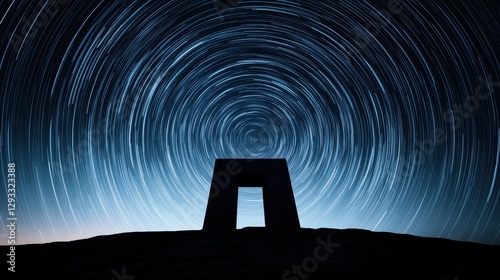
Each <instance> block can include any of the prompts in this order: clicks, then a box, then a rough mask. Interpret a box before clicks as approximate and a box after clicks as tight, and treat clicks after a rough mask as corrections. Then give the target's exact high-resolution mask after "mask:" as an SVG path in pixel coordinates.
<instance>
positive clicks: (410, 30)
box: [0, 0, 500, 244]
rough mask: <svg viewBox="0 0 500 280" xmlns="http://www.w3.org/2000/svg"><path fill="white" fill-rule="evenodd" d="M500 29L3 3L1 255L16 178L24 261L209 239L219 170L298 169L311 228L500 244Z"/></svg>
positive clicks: (290, 9)
mask: <svg viewBox="0 0 500 280" xmlns="http://www.w3.org/2000/svg"><path fill="white" fill-rule="evenodd" d="M228 2H230V3H233V4H232V5H231V4H224V3H228ZM442 2H445V3H442ZM455 2H457V3H455ZM458 2H460V3H458ZM499 14H500V2H499V1H496V0H491V1H475V0H470V1H422V3H421V2H419V1H403V0H401V2H399V1H396V0H384V1H363V2H361V1H326V0H317V1H299V0H293V1H292V0H290V1H288V0H274V1H273V0H262V1H252V0H240V1H235V0H234V1H227V2H226V1H210V0H203V1H201V0H200V1H198V0H190V1H181V0H176V1H146V0H141V1H135V0H123V1H107V0H106V1H105V0H102V1H68V0H48V1H27V0H26V1H19V0H6V1H0V32H1V35H2V37H1V41H0V94H1V95H0V100H1V103H0V106H1V111H0V114H1V121H0V127H1V131H0V152H1V157H0V167H1V169H2V170H1V172H0V174H2V177H1V178H2V182H4V183H3V184H2V186H4V187H3V188H2V191H1V192H0V224H2V225H3V226H2V227H0V233H1V237H2V238H1V240H0V242H1V244H6V238H5V237H6V236H7V235H8V228H7V227H6V226H5V225H6V224H8V222H7V218H8V211H7V193H8V189H7V180H8V175H7V174H8V164H9V163H15V165H16V168H15V176H16V217H17V229H16V230H17V241H16V244H26V243H43V242H52V241H59V240H75V239H82V238H88V237H92V236H95V235H104V234H113V233H118V232H130V231H177V230H198V229H201V227H202V224H203V218H204V215H205V210H206V204H207V201H208V196H209V188H210V181H211V177H212V172H213V167H214V163H215V159H216V158H285V159H286V160H287V163H288V168H289V171H290V176H291V180H292V185H293V189H294V194H295V199H296V204H297V210H298V214H299V218H300V223H301V226H302V227H308V228H320V227H329V228H361V229H368V230H373V231H390V232H396V233H407V234H412V235H419V236H430V237H443V238H450V239H454V240H465V241H473V242H480V243H487V244H500V233H499V232H500V201H499V199H500V175H499V174H498V173H499V172H498V170H499V169H500V123H499V122H500V116H499V108H500V61H499V57H500V53H499V52H500V46H499V44H500V19H499ZM254 199H255V198H254V197H252V196H251V195H250V196H248V198H246V200H247V201H248V202H250V203H248V204H249V206H248V207H247V208H246V210H244V211H242V212H243V213H241V214H242V215H245V217H249V218H248V219H252V214H251V213H252V211H251V210H252V206H251V205H252V203H251V202H252V200H254ZM250 224H251V223H250Z"/></svg>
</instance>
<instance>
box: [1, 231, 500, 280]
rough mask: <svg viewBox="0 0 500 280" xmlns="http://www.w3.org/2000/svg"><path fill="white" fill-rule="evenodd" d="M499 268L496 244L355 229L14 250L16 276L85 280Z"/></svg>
mask: <svg viewBox="0 0 500 280" xmlns="http://www.w3.org/2000/svg"><path fill="white" fill-rule="evenodd" d="M7 247H8V246H2V249H8V248H7ZM2 252H4V251H2ZM4 256H5V255H4ZM499 267H500V246H493V245H485V244H479V243H471V242H460V241H454V240H448V239H439V238H427V237H418V236H412V235H404V234H394V233H385V232H371V231H367V230H359V229H345V230H339V229H305V228H302V229H296V230H278V229H272V230H271V229H266V228H244V229H240V230H233V231H218V232H217V231H201V230H200V231H178V232H132V233H122V234H116V235H107V236H97V237H93V238H89V239H84V240H76V241H70V242H54V243H47V244H30V245H18V246H16V272H15V274H16V275H17V276H20V277H18V279H86V280H89V279H106V280H110V279H116V280H124V279H128V280H132V279H134V280H140V279H220V280H222V279H293V280H297V279H443V280H444V279H460V280H462V279H481V278H479V277H481V276H487V277H485V278H484V279H496V278H497V277H498V275H499V274H500V269H499ZM9 273H11V272H9ZM11 274H12V273H11ZM488 275H491V276H488ZM2 279H4V278H2Z"/></svg>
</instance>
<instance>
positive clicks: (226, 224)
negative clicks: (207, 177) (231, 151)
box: [203, 159, 300, 230]
mask: <svg viewBox="0 0 500 280" xmlns="http://www.w3.org/2000/svg"><path fill="white" fill-rule="evenodd" d="M238 187H262V194H263V200H264V217H265V223H266V228H300V223H299V217H298V214H297V207H296V205H295V198H294V196H293V189H292V183H291V181H290V174H289V173H288V166H287V164H286V160H285V159H217V160H216V161H215V167H214V173H213V177H212V183H211V186H210V195H209V198H208V204H207V211H206V214H205V221H204V223H203V230H231V229H236V216H237V207H238Z"/></svg>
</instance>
